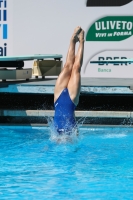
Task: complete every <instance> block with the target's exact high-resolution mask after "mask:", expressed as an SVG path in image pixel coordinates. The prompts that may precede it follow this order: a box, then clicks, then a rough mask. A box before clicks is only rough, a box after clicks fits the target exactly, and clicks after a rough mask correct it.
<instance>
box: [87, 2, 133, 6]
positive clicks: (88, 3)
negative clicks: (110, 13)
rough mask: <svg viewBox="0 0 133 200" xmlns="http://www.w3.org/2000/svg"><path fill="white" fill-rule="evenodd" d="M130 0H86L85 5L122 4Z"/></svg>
mask: <svg viewBox="0 0 133 200" xmlns="http://www.w3.org/2000/svg"><path fill="white" fill-rule="evenodd" d="M130 2H132V0H87V3H86V6H87V7H93V6H96V7H98V6H103V7H106V6H124V5H126V4H128V3H130Z"/></svg>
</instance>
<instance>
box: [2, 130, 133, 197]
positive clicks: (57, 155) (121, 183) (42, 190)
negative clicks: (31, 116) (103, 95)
mask: <svg viewBox="0 0 133 200" xmlns="http://www.w3.org/2000/svg"><path fill="white" fill-rule="evenodd" d="M49 138H50V131H49V129H48V128H44V127H24V126H23V127H17V126H16V127H15V126H14V127H4V126H1V127H0V141H1V144H0V199H1V200H5V199H8V200H10V199H13V200H14V199H17V200H19V199H27V200H29V199H35V200H36V199H38V200H44V199H54V200H56V199H57V200H59V199H63V200H71V199H72V200H73V199H75V200H80V199H81V200H82V199H83V200H86V199H87V200H93V199H96V200H101V199H103V200H105V199H107V200H110V199H111V200H112V199H114V200H116V199H121V200H122V199H123V200H125V199H128V200H129V199H133V129H132V128H95V127H94V128H93V127H91V128H81V129H80V134H79V138H78V139H77V140H76V141H72V142H66V143H59V144H58V143H56V142H54V141H51V140H50V139H49Z"/></svg>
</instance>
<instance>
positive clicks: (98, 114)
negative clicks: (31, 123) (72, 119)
mask: <svg viewBox="0 0 133 200" xmlns="http://www.w3.org/2000/svg"><path fill="white" fill-rule="evenodd" d="M53 116H54V110H0V117H53ZM75 116H76V117H89V118H130V117H133V112H126V111H121V112H120V111H75Z"/></svg>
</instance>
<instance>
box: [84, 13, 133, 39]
mask: <svg viewBox="0 0 133 200" xmlns="http://www.w3.org/2000/svg"><path fill="white" fill-rule="evenodd" d="M132 35H133V16H109V17H104V18H101V19H99V20H97V21H96V22H94V23H93V24H92V25H91V27H90V28H89V30H88V32H87V35H86V41H122V40H125V39H127V38H129V37H131V36H132Z"/></svg>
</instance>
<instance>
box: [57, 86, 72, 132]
mask: <svg viewBox="0 0 133 200" xmlns="http://www.w3.org/2000/svg"><path fill="white" fill-rule="evenodd" d="M54 107H55V116H54V126H55V128H56V130H57V132H58V133H59V134H61V133H63V132H69V131H71V130H72V128H73V127H75V125H76V120H75V115H74V111H75V108H76V106H75V104H74V103H73V102H72V100H71V98H70V96H69V92H68V89H67V88H65V89H64V90H63V91H62V93H61V94H60V96H59V98H58V99H57V100H56V102H55V103H54Z"/></svg>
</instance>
